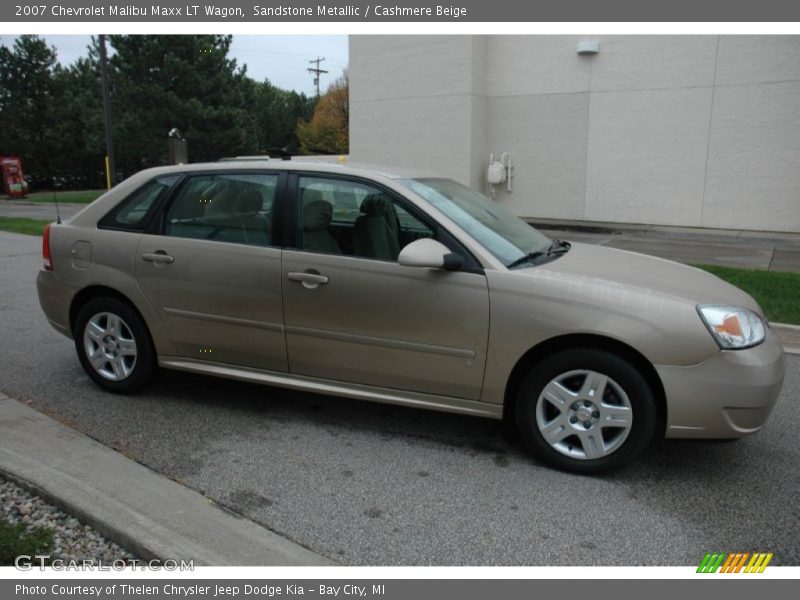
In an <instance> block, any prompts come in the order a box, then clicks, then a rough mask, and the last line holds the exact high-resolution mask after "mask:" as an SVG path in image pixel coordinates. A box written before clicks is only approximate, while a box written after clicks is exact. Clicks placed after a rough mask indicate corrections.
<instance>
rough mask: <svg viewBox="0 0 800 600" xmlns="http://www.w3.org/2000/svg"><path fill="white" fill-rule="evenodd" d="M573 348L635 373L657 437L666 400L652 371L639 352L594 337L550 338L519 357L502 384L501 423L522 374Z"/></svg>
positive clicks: (512, 407) (511, 410) (510, 415)
mask: <svg viewBox="0 0 800 600" xmlns="http://www.w3.org/2000/svg"><path fill="white" fill-rule="evenodd" d="M577 348H591V349H593V350H603V351H606V352H611V353H613V354H616V355H618V356H620V357H621V358H623V359H625V360H627V361H628V362H630V363H631V364H632V365H633V366H634V367H636V368H637V369H639V371H640V372H641V373H642V375H644V377H645V379H646V381H647V383H648V385H649V386H650V389H651V390H652V391H653V395H654V396H655V399H656V406H657V409H658V414H657V420H658V427H659V429H660V432H661V435H663V433H664V431H665V428H666V422H667V398H666V393H665V391H664V385H663V383H662V382H661V378H660V377H659V376H658V372H657V371H656V369H655V367H654V366H653V364H652V363H651V362H650V361H649V360H648V359H647V358H646V357H645V356H644V355H643V354H642V353H641V352H639V351H638V350H636V349H635V348H633V347H632V346H629V345H628V344H626V343H624V342H621V341H619V340H615V339H614V338H610V337H606V336H602V335H596V334H567V335H562V336H558V337H554V338H550V339H547V340H544V341H543V342H540V343H539V344H537V345H536V346H534V347H532V348H531V349H529V350H528V351H527V352H526V353H525V354H523V355H522V356H521V357H520V358H519V360H518V361H517V363H516V364H515V365H514V368H513V369H512V370H511V375H510V376H509V378H508V382H507V383H506V389H505V395H504V400H503V419H504V420H507V421H509V422H513V420H514V417H515V411H516V396H517V390H518V389H519V386H520V385H521V384H522V381H523V379H524V377H525V374H526V373H528V371H529V370H530V369H531V368H533V367H534V366H535V365H536V364H537V363H538V362H539V361H540V360H542V359H543V358H544V357H545V356H548V355H551V354H554V353H556V352H561V351H563V350H569V349H577Z"/></svg>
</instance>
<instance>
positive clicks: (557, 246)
mask: <svg viewBox="0 0 800 600" xmlns="http://www.w3.org/2000/svg"><path fill="white" fill-rule="evenodd" d="M570 247H571V244H570V243H569V242H565V241H564V240H553V243H552V244H550V246H548V248H547V250H537V251H536V252H528V253H527V254H526V255H525V256H520V257H519V258H518V259H517V260H515V261H512V262H511V263H509V264H508V265H506V268H507V269H513V268H514V267H519V266H520V265H523V264H525V263H529V262H534V261H536V259H538V258H541V257H542V256H544V257H548V258H549V257H551V256H559V255H561V254H564V253H566V252H568V251H569V249H570Z"/></svg>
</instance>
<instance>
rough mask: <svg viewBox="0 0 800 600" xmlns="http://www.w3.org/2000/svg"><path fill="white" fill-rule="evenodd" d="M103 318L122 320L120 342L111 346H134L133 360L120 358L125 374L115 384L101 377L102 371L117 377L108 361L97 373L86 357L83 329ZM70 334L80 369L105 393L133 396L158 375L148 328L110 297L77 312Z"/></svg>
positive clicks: (93, 301)
mask: <svg viewBox="0 0 800 600" xmlns="http://www.w3.org/2000/svg"><path fill="white" fill-rule="evenodd" d="M103 314H107V315H115V316H117V317H119V319H120V320H121V325H120V327H119V329H120V331H121V332H122V333H120V339H119V340H116V339H111V340H110V341H111V342H114V343H115V344H119V343H120V342H127V341H128V340H130V339H132V340H133V341H134V342H135V356H134V359H133V360H131V357H129V356H128V357H124V358H122V360H123V362H124V370H123V371H120V373H121V375H119V376H118V379H116V380H112V379H109V378H108V376H104V375H103V374H102V373H101V371H102V372H107V373H108V374H109V375H110V374H111V372H112V371H114V373H117V371H116V370H115V369H114V366H113V361H112V360H108V361H107V362H106V363H105V364H104V365H102V366H101V367H100V368H99V369H96V368H95V367H94V366H93V365H92V363H91V361H90V359H89V356H88V355H87V352H88V350H87V341H86V340H85V339H84V334H85V333H86V328H87V326H88V325H89V322H90V320H93V319H94V318H95V317H96V316H98V315H103ZM99 322H100V323H103V322H105V323H108V321H103V320H102V319H101V320H100V321H99ZM72 333H73V337H74V339H75V350H76V351H77V352H78V358H79V359H80V361H81V366H83V369H84V371H86V374H87V375H89V377H90V378H91V379H92V381H94V382H95V383H96V384H97V385H99V386H100V387H101V388H103V389H104V390H106V391H109V392H113V393H115V394H132V393H134V392H137V391H139V390H140V389H142V388H143V387H145V386H146V385H147V384H148V383H150V382H151V381H152V380H153V379H154V378H155V375H156V373H157V372H158V363H157V361H156V353H155V350H154V348H153V342H152V340H151V338H150V333H149V331H148V330H147V325H146V324H145V323H144V321H143V320H142V318H141V317H140V316H139V314H138V313H137V312H136V311H135V310H134V309H133V308H131V306H130V305H129V304H127V303H125V302H122V301H121V300H118V299H116V298H109V297H101V298H93V299H92V300H89V301H88V302H87V303H86V304H84V305H83V306H82V307H81V309H80V311H79V312H78V315H77V317H76V319H75V329H74V330H73V332H72ZM91 343H92V344H97V345H99V344H98V342H97V341H95V340H92V342H91ZM120 347H121V346H120ZM106 356H108V355H106ZM99 360H103V358H102V357H99ZM120 368H122V367H120Z"/></svg>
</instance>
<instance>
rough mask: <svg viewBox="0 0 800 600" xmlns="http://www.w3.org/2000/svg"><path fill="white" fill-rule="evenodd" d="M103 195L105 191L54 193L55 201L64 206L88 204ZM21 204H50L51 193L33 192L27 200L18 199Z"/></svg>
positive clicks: (51, 199)
mask: <svg viewBox="0 0 800 600" xmlns="http://www.w3.org/2000/svg"><path fill="white" fill-rule="evenodd" d="M103 193H105V190H65V191H63V192H56V200H58V201H59V202H62V203H64V204H89V202H92V201H94V200H95V198H97V197H98V196H100V194H103ZM20 200H22V201H23V202H52V201H53V192H33V193H31V194H28V197H27V198H20Z"/></svg>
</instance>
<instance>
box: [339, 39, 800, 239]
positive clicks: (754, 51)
mask: <svg viewBox="0 0 800 600" xmlns="http://www.w3.org/2000/svg"><path fill="white" fill-rule="evenodd" d="M586 39H595V40H597V41H599V43H600V53H599V54H597V55H595V56H591V57H587V56H579V55H578V54H577V52H576V47H577V43H578V41H579V40H586ZM350 64H351V66H350V78H351V89H350V94H351V96H350V102H351V112H350V115H351V124H350V135H351V146H350V154H351V157H352V159H353V160H356V161H369V162H380V163H389V164H400V165H404V166H418V167H421V168H424V169H426V170H429V171H437V172H441V173H444V174H446V175H448V176H451V177H453V178H455V179H458V180H460V181H462V182H465V183H468V184H470V185H472V186H473V187H476V188H481V189H483V186H484V184H483V181H484V172H485V169H486V167H487V165H488V157H489V153H490V152H494V153H496V154H497V153H500V152H508V153H510V155H511V157H512V159H513V161H514V165H515V170H514V191H513V192H512V193H510V194H509V193H507V192H506V191H505V190H504V189H502V188H498V193H497V201H498V202H502V203H504V204H507V205H508V206H510V207H511V208H512V209H513V210H514V211H515V212H516V213H517V214H519V215H521V216H525V217H534V218H550V219H572V220H581V221H605V222H608V221H611V222H620V223H648V224H659V225H678V226H692V227H718V228H731V229H757V230H768V231H797V232H800V36H595V37H593V38H592V36H351V38H350Z"/></svg>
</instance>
